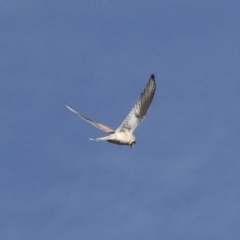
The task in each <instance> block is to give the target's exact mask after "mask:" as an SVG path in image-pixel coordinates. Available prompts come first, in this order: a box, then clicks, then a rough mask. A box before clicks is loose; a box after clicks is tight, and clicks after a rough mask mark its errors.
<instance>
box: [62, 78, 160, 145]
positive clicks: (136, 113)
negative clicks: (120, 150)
mask: <svg viewBox="0 0 240 240" xmlns="http://www.w3.org/2000/svg"><path fill="white" fill-rule="evenodd" d="M155 90H156V81H155V76H154V74H152V75H151V77H150V79H149V81H148V83H147V86H146V87H145V89H144V90H143V92H142V94H141V95H140V97H139V99H138V100H137V102H136V103H135V105H134V106H133V108H132V110H131V111H130V113H129V114H128V116H127V117H126V118H125V120H124V121H123V122H122V124H121V125H120V126H119V127H118V128H117V129H116V130H113V129H111V128H110V127H108V126H105V125H103V124H101V123H97V122H95V121H93V120H91V119H90V118H87V117H85V116H83V115H82V114H80V113H78V112H77V111H75V110H74V109H73V108H71V107H70V106H68V105H66V107H67V108H68V109H69V110H70V111H72V112H74V113H75V114H77V115H78V116H79V117H81V118H82V119H84V120H85V121H87V122H89V123H91V124H92V125H93V126H95V127H97V128H99V129H101V130H103V131H104V132H107V133H108V135H107V136H105V137H101V138H95V139H92V138H90V140H95V141H108V142H110V143H115V144H119V145H130V146H131V147H133V146H134V144H136V137H135V136H134V135H133V131H134V130H135V128H136V127H137V126H138V125H139V124H140V122H141V121H142V120H143V119H144V118H145V116H146V115H147V111H148V109H149V107H150V104H151V102H152V100H153V97H154V93H155Z"/></svg>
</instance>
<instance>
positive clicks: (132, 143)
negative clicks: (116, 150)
mask: <svg viewBox="0 0 240 240" xmlns="http://www.w3.org/2000/svg"><path fill="white" fill-rule="evenodd" d="M136 143H137V141H136V138H135V137H134V136H133V135H132V138H131V142H130V146H131V147H134V145H135V144H136Z"/></svg>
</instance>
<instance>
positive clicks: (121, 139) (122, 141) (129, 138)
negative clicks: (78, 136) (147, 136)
mask: <svg viewBox="0 0 240 240" xmlns="http://www.w3.org/2000/svg"><path fill="white" fill-rule="evenodd" d="M90 140H95V141H108V142H110V143H115V144H119V145H131V144H135V143H136V138H135V136H134V135H133V134H131V133H129V132H124V131H123V132H115V133H111V134H109V135H108V136H106V137H101V138H95V139H92V138H90Z"/></svg>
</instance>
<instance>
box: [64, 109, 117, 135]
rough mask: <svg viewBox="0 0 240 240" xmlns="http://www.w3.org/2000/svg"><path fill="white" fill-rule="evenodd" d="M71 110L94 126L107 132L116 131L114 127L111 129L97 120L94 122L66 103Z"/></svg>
mask: <svg viewBox="0 0 240 240" xmlns="http://www.w3.org/2000/svg"><path fill="white" fill-rule="evenodd" d="M65 106H66V107H67V108H68V109H69V110H70V111H72V112H74V113H75V114H77V115H78V116H79V117H80V118H82V119H84V120H85V121H87V122H89V123H91V124H92V125H93V126H95V127H97V128H99V129H101V130H103V131H104V132H107V133H114V132H115V131H114V130H113V129H111V128H110V127H108V126H105V125H103V124H101V123H97V122H94V121H93V120H91V119H89V118H87V117H85V116H83V115H81V114H80V113H78V112H77V111H75V110H74V109H72V108H71V107H70V106H68V105H65Z"/></svg>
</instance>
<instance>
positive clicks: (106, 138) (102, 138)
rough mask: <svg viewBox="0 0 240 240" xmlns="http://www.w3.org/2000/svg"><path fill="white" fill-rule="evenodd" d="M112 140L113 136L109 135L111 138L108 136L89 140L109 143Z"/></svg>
mask: <svg viewBox="0 0 240 240" xmlns="http://www.w3.org/2000/svg"><path fill="white" fill-rule="evenodd" d="M111 139H113V136H112V135H109V136H106V137H101V138H89V140H92V141H108V140H111Z"/></svg>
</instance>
